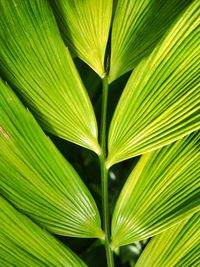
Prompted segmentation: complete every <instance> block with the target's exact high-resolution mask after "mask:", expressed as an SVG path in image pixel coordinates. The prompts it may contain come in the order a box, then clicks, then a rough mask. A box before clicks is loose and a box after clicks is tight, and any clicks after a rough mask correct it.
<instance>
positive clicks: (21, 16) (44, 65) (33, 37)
mask: <svg viewBox="0 0 200 267" xmlns="http://www.w3.org/2000/svg"><path fill="white" fill-rule="evenodd" d="M0 68H1V70H2V72H3V76H4V78H6V80H7V81H8V82H9V83H10V84H12V85H13V86H14V87H15V88H16V90H17V92H18V93H19V94H20V95H21V96H22V97H23V99H24V100H25V101H26V103H27V104H28V106H29V107H30V109H31V111H33V112H34V114H36V116H37V118H38V120H39V122H40V123H41V125H42V127H43V128H44V129H45V130H47V131H49V132H51V133H53V134H55V135H58V136H59V137H62V138H64V139H66V140H69V141H71V142H74V143H76V144H79V145H81V146H84V147H86V148H88V149H91V150H93V151H95V152H96V153H97V154H99V153H100V151H99V150H100V148H99V145H98V142H97V125H96V119H95V115H94V111H93V108H92V105H91V102H90V100H89V97H88V95H87V93H86V90H85V88H84V85H83V83H82V81H81V79H80V77H79V74H78V72H77V70H76V68H75V66H74V63H73V61H72V58H71V55H70V53H69V51H68V49H67V48H66V47H65V45H64V42H63V41H62V39H61V36H60V33H59V30H58V27H57V25H56V21H55V18H54V16H53V13H52V11H51V9H50V6H49V4H48V2H47V0H37V1H24V0H17V1H14V0H12V1H6V0H2V1H1V2H0Z"/></svg>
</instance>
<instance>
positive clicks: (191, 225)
mask: <svg viewBox="0 0 200 267" xmlns="http://www.w3.org/2000/svg"><path fill="white" fill-rule="evenodd" d="M155 266H156V267H189V266H191V267H199V266H200V213H199V212H198V213H197V214H195V215H194V216H193V217H192V218H189V219H187V220H184V221H183V222H181V223H180V224H177V225H176V226H174V227H172V228H171V229H169V230H167V231H165V232H164V233H162V234H160V235H158V236H156V237H154V238H153V239H152V240H151V241H150V242H149V244H148V245H147V247H146V248H145V250H144V251H143V253H142V255H141V256H140V258H139V260H138V262H137V264H136V267H155Z"/></svg>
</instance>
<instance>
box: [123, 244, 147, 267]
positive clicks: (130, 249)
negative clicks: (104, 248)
mask: <svg viewBox="0 0 200 267" xmlns="http://www.w3.org/2000/svg"><path fill="white" fill-rule="evenodd" d="M147 242H148V240H143V241H137V242H134V243H133V244H130V245H127V246H123V247H120V249H119V257H120V259H121V261H122V264H123V266H124V267H125V266H127V267H128V266H129V267H134V266H135V264H136V262H137V260H138V258H139V257H140V255H141V253H142V251H143V250H144V248H145V246H146V244H147ZM120 267H121V266H120Z"/></svg>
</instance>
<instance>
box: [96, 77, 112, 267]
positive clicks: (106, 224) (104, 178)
mask: <svg viewBox="0 0 200 267" xmlns="http://www.w3.org/2000/svg"><path fill="white" fill-rule="evenodd" d="M107 102H108V77H107V74H106V75H105V77H104V78H103V93H102V110H101V136H100V145H101V149H102V153H101V155H100V156H99V159H100V168H101V190H102V209H103V230H104V232H105V241H104V246H105V250H106V259H107V264H108V267H114V258H113V252H112V250H111V248H110V220H109V202H108V169H107V168H106V164H105V161H106V118H107Z"/></svg>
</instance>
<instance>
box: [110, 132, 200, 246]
mask: <svg viewBox="0 0 200 267" xmlns="http://www.w3.org/2000/svg"><path fill="white" fill-rule="evenodd" d="M199 137H200V135H199V133H198V132H197V133H193V134H191V135H189V136H187V137H185V138H183V139H181V140H179V141H177V142H175V143H173V144H171V145H169V146H166V147H164V148H162V149H160V150H157V151H153V152H150V153H147V154H145V155H143V156H142V157H141V159H140V160H139V162H138V164H137V165H136V167H135V168H134V170H133V171H132V173H131V174H130V176H129V177H128V180H127V181H126V183H125V185H124V187H123V189H122V191H121V193H120V196H119V198H118V200H117V204H116V207H115V210H114V214H113V219H112V246H113V248H116V247H119V246H122V245H126V244H129V243H132V242H134V241H137V240H143V239H146V238H148V237H150V236H153V235H156V234H158V233H160V232H161V231H164V230H166V229H167V228H169V227H170V226H172V225H173V224H175V223H177V222H178V221H180V220H182V219H184V218H185V216H187V215H189V214H191V213H194V212H196V211H197V210H200V186H199V185H200V169H199V166H200V151H199V141H200V140H199V139H200V138H199Z"/></svg>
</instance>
